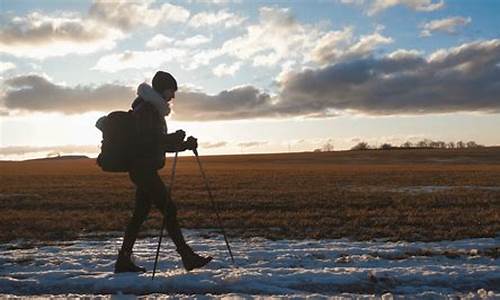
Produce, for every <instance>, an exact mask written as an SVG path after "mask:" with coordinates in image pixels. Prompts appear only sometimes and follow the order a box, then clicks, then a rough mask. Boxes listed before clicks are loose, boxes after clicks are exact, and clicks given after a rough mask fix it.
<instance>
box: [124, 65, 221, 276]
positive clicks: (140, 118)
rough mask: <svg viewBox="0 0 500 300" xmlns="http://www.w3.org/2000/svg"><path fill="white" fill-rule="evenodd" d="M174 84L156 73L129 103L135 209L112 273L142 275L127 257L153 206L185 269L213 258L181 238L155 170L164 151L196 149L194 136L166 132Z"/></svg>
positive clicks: (167, 76) (165, 188) (160, 165)
mask: <svg viewBox="0 0 500 300" xmlns="http://www.w3.org/2000/svg"><path fill="white" fill-rule="evenodd" d="M176 91H177V82H176V80H175V79H174V77H173V76H172V75H170V74H169V73H167V72H162V71H159V72H157V73H156V74H155V76H154V78H153V81H152V87H151V86H150V85H148V84H147V83H142V84H140V85H139V87H138V88H137V95H138V97H137V98H136V99H135V100H134V102H133V103H132V109H133V114H134V116H135V119H136V125H137V126H136V127H137V128H136V129H137V132H138V137H137V145H138V149H137V150H138V151H137V152H138V154H137V155H136V156H135V159H134V160H133V161H132V164H131V168H130V171H129V176H130V179H131V180H132V182H133V183H134V185H135V186H136V192H135V210H134V213H133V216H132V219H131V220H130V222H129V224H128V225H127V228H126V231H125V236H124V238H123V244H122V247H121V250H120V252H119V255H118V259H117V261H116V264H115V273H120V272H145V271H146V269H145V268H143V267H139V266H136V265H135V264H134V263H133V262H132V260H131V258H130V256H131V253H132V248H133V247H134V243H135V240H136V239H137V235H138V233H139V229H140V227H141V224H142V223H143V222H144V220H146V218H147V216H148V213H149V211H150V210H151V206H152V204H155V206H156V207H157V208H158V209H159V210H160V211H161V213H162V214H163V215H164V217H165V220H166V228H167V231H168V234H169V236H170V238H171V239H172V241H173V242H174V244H175V246H176V248H177V249H176V250H177V252H178V253H179V254H180V256H181V258H182V263H183V265H184V267H185V268H186V270H188V271H189V270H192V269H194V268H200V267H203V266H204V265H206V264H207V263H208V262H210V260H211V259H212V257H202V256H199V255H197V254H196V253H194V252H193V250H192V249H191V247H189V245H187V244H186V241H185V240H184V237H183V236H182V232H181V229H180V227H179V222H178V220H177V208H176V206H175V203H174V202H173V201H172V199H171V198H170V193H169V190H168V189H169V187H168V186H165V184H164V183H163V181H162V180H161V178H160V176H159V175H158V170H159V169H161V168H163V166H164V165H165V152H178V151H185V150H194V149H196V148H197V147H198V144H197V141H196V139H195V138H193V137H189V138H187V140H186V141H184V138H185V136H186V134H185V132H184V131H182V130H178V131H176V132H175V133H171V134H168V133H167V124H166V122H165V116H167V115H168V114H169V113H170V105H169V101H170V100H172V99H173V98H174V97H175V92H176Z"/></svg>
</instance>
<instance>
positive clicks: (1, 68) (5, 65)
mask: <svg viewBox="0 0 500 300" xmlns="http://www.w3.org/2000/svg"><path fill="white" fill-rule="evenodd" d="M15 68H16V65H15V64H13V63H11V62H8V61H7V62H3V61H0V73H3V72H6V71H8V70H12V69H15Z"/></svg>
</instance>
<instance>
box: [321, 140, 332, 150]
mask: <svg viewBox="0 0 500 300" xmlns="http://www.w3.org/2000/svg"><path fill="white" fill-rule="evenodd" d="M321 150H323V151H324V152H330V151H333V144H332V143H330V141H328V142H327V143H326V144H324V145H323V147H321Z"/></svg>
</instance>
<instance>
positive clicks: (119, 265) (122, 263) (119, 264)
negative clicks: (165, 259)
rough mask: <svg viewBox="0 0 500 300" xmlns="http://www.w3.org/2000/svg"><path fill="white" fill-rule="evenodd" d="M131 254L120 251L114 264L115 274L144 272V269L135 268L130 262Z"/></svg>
mask: <svg viewBox="0 0 500 300" xmlns="http://www.w3.org/2000/svg"><path fill="white" fill-rule="evenodd" d="M131 254H132V253H131V252H126V251H120V252H118V259H117V260H116V263H115V273H124V272H143V273H144V272H146V268H143V267H139V266H136V265H135V264H134V262H133V261H132V258H131V257H130V256H131Z"/></svg>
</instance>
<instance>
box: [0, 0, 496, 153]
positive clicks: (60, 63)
mask: <svg viewBox="0 0 500 300" xmlns="http://www.w3.org/2000/svg"><path fill="white" fill-rule="evenodd" d="M498 11H500V2H499V1H495V0H482V1H472V0H467V1H460V0H455V1H451V0H322V1H306V0H303V1H243V0H241V1H224V0H212V1H208V0H207V1H196V0H190V1H189V0H186V1H168V2H167V1H57V0H51V1H35V0H31V1H23V0H16V1H14V0H0V82H1V85H0V159H15V160H17V159H27V158H33V157H44V156H50V155H55V154H77V153H78V154H86V155H89V156H96V155H97V153H98V152H99V145H100V142H101V133H100V131H99V130H98V129H97V128H95V127H94V124H95V122H96V120H97V119H98V118H99V117H101V116H103V115H106V114H107V113H109V112H111V111H113V110H128V109H129V108H130V104H131V103H132V101H133V100H134V99H135V97H136V89H137V86H138V85H139V84H141V83H142V82H147V83H149V84H150V83H151V79H152V77H153V75H154V74H155V72H156V71H158V70H164V71H168V72H170V73H171V74H173V75H174V76H175V78H176V79H177V82H178V83H179V90H178V91H177V93H176V97H175V100H173V104H172V111H173V112H172V113H171V114H170V116H168V117H167V124H168V129H169V131H171V132H173V131H175V130H177V129H184V130H185V131H186V132H187V134H188V135H193V136H195V137H197V138H198V140H199V144H200V149H199V150H200V154H232V153H236V154H239V153H265V152H287V151H312V150H313V149H316V148H321V147H322V146H323V145H325V144H326V143H330V144H332V145H333V146H334V148H335V149H336V150H343V149H349V148H350V147H352V146H353V145H355V144H356V143H358V142H360V141H366V142H368V143H369V144H371V145H380V144H383V143H391V144H394V145H399V144H402V143H403V142H405V141H413V142H415V141H419V140H422V139H426V138H427V139H432V140H443V141H458V140H463V141H469V140H474V141H476V142H477V143H479V144H483V145H500V135H499V134H498V128H500V29H499V28H500V18H498V17H497V12H498Z"/></svg>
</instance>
